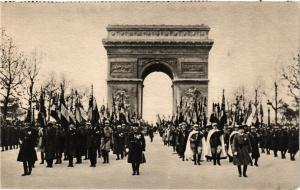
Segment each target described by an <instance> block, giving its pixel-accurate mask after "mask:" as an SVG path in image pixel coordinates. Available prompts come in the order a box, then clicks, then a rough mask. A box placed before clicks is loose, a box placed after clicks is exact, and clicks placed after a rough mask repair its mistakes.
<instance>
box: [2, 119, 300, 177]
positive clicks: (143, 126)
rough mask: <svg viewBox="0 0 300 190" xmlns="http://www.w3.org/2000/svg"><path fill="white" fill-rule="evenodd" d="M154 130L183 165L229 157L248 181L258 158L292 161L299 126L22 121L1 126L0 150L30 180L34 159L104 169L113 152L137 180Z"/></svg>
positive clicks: (69, 165)
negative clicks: (11, 154)
mask: <svg viewBox="0 0 300 190" xmlns="http://www.w3.org/2000/svg"><path fill="white" fill-rule="evenodd" d="M156 131H158V132H159V134H160V136H161V137H162V140H163V142H164V145H165V146H171V147H172V149H173V152H176V153H177V154H178V155H179V157H180V158H181V159H182V161H189V160H192V161H193V164H194V165H201V162H203V161H204V160H206V161H207V162H212V163H213V165H221V160H222V159H227V158H228V161H229V162H232V163H233V164H234V165H237V167H238V173H239V176H240V177H241V176H244V177H247V166H248V165H249V164H250V165H255V166H257V167H258V160H259V157H260V154H267V155H271V154H273V155H274V157H278V156H280V157H281V158H282V159H286V154H287V153H289V158H290V160H291V161H294V160H295V155H296V154H297V152H298V150H299V128H298V126H262V127H255V126H251V127H249V126H247V125H235V126H228V125H227V124H226V125H225V126H224V127H223V126H222V127H221V126H219V125H218V124H217V123H212V124H211V125H207V126H204V127H202V126H201V125H198V124H193V125H190V124H187V123H186V122H181V123H180V124H178V125H174V124H173V122H171V121H170V122H163V123H161V124H157V126H154V127H153V126H152V125H149V124H147V123H143V122H136V123H132V124H114V123H112V122H109V121H108V120H105V121H104V122H103V123H102V124H97V125H93V124H91V123H89V122H86V123H84V124H76V125H74V124H69V125H67V126H62V125H61V124H59V123H57V122H49V123H48V124H47V125H46V126H44V127H42V126H40V125H39V124H37V125H32V124H30V123H23V122H17V123H14V124H11V125H9V124H7V125H4V126H1V146H2V151H7V150H11V149H16V148H18V147H19V146H20V150H19V154H18V158H17V160H18V161H20V162H22V163H23V168H24V173H23V174H22V175H23V176H26V175H31V172H32V168H34V165H35V163H36V161H37V160H38V157H40V160H41V162H40V164H45V165H46V167H47V168H52V167H53V166H54V165H53V164H62V162H63V161H65V162H67V163H68V167H74V166H75V164H81V163H82V160H83V159H84V160H90V167H96V164H97V160H98V159H102V160H103V164H108V163H109V160H110V154H111V151H112V153H113V154H115V155H116V160H121V159H124V158H125V157H126V156H128V158H127V159H128V163H131V164H132V171H133V173H132V175H139V174H140V171H139V166H140V164H141V163H145V162H146V159H145V156H144V153H143V152H144V151H145V147H146V144H145V137H144V136H145V135H148V136H149V138H150V142H152V141H153V138H154V133H155V132H156ZM36 150H37V151H36ZM37 152H38V154H37ZM278 153H280V155H278ZM242 166H243V167H242Z"/></svg>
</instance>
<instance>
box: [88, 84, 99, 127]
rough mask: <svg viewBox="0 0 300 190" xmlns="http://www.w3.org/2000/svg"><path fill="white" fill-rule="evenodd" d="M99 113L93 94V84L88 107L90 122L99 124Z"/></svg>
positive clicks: (94, 124)
mask: <svg viewBox="0 0 300 190" xmlns="http://www.w3.org/2000/svg"><path fill="white" fill-rule="evenodd" d="M99 119H100V114H99V110H98V106H97V102H96V98H95V97H94V96H93V86H92V93H91V96H90V100H89V109H88V120H89V121H90V122H91V124H92V125H93V126H96V125H98V124H99Z"/></svg>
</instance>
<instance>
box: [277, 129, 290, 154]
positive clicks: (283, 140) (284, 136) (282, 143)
mask: <svg viewBox="0 0 300 190" xmlns="http://www.w3.org/2000/svg"><path fill="white" fill-rule="evenodd" d="M288 143H289V138H288V132H287V129H286V128H282V129H281V130H280V131H279V143H278V144H279V150H280V152H281V158H282V159H285V154H286V151H287V149H288Z"/></svg>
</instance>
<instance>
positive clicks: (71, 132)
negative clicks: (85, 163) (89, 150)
mask: <svg viewBox="0 0 300 190" xmlns="http://www.w3.org/2000/svg"><path fill="white" fill-rule="evenodd" d="M65 140H66V141H65V153H66V155H67V157H68V160H69V165H68V167H73V166H74V165H73V157H74V156H75V150H76V140H77V139H76V127H75V126H74V125H73V124H70V125H69V126H68V128H67V130H66V139H65Z"/></svg>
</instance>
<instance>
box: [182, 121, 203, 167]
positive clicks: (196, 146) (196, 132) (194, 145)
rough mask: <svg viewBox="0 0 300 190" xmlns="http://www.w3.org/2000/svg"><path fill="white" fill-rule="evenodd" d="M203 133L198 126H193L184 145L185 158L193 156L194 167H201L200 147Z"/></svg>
mask: <svg viewBox="0 0 300 190" xmlns="http://www.w3.org/2000/svg"><path fill="white" fill-rule="evenodd" d="M203 137H204V136H203V133H202V131H201V129H200V127H199V125H198V124H194V126H193V130H192V131H191V132H190V133H189V137H188V140H187V144H186V146H187V147H186V150H185V157H186V158H189V157H191V156H193V161H194V165H197V164H198V165H201V163H200V161H201V155H202V149H203V148H202V146H203V145H204V138H203Z"/></svg>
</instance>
